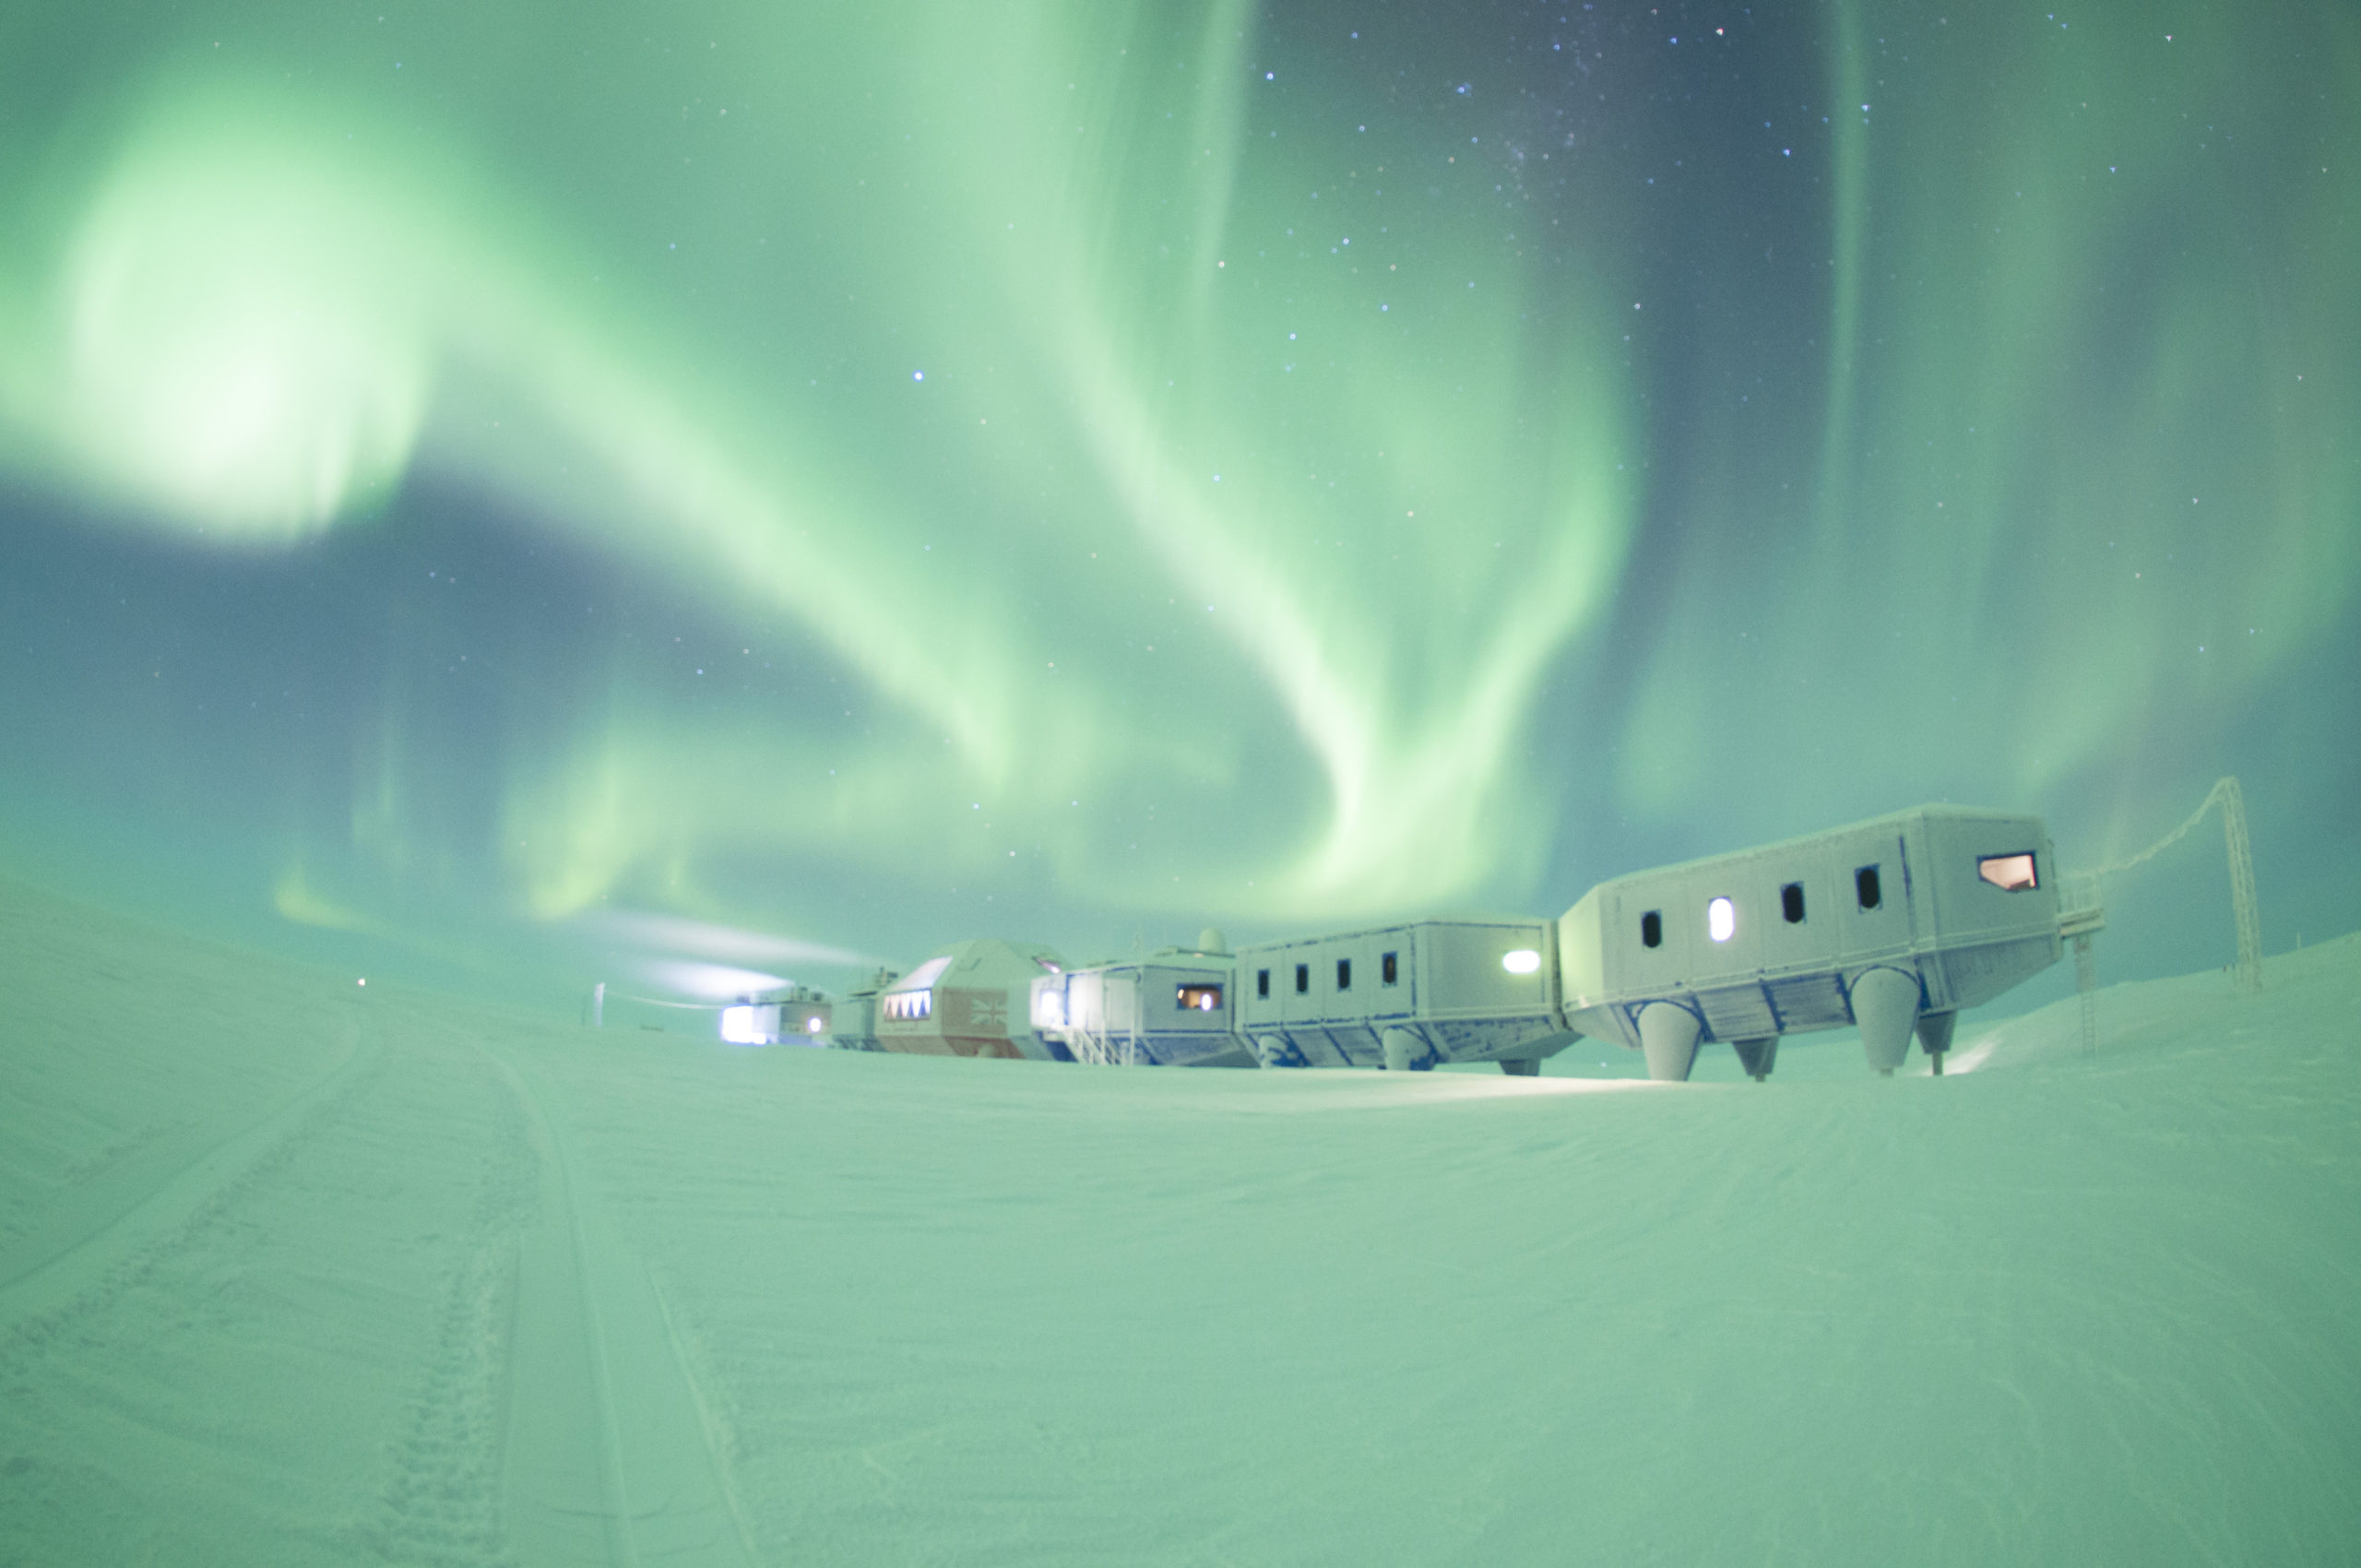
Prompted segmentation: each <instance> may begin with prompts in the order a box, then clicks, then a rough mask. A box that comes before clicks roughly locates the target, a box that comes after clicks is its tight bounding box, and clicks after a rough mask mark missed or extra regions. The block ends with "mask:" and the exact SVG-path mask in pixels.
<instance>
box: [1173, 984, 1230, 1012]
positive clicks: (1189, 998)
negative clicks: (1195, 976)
mask: <svg viewBox="0 0 2361 1568" xmlns="http://www.w3.org/2000/svg"><path fill="white" fill-rule="evenodd" d="M1174 1000H1176V1001H1177V1002H1179V1004H1181V1011H1182V1012H1183V1013H1215V1012H1219V1011H1220V1010H1221V987H1219V986H1217V985H1184V986H1180V987H1177V988H1175V992H1174Z"/></svg>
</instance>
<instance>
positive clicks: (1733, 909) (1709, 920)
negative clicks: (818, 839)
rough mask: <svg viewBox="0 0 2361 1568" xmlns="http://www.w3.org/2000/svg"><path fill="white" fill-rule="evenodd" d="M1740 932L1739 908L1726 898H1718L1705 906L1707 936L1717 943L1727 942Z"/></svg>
mask: <svg viewBox="0 0 2361 1568" xmlns="http://www.w3.org/2000/svg"><path fill="white" fill-rule="evenodd" d="M1737 931H1738V906H1737V905H1736V904H1733V903H1731V902H1730V901H1729V900H1728V899H1726V898H1716V899H1714V901H1713V902H1711V903H1709V904H1707V905H1706V906H1705V934H1706V935H1707V936H1710V937H1712V938H1713V939H1714V941H1716V942H1727V941H1728V940H1729V939H1730V937H1731V936H1732V935H1733V934H1735V933H1736V932H1737Z"/></svg>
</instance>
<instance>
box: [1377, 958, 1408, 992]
mask: <svg viewBox="0 0 2361 1568" xmlns="http://www.w3.org/2000/svg"><path fill="white" fill-rule="evenodd" d="M1377 978H1378V979H1380V980H1383V981H1384V982H1385V983H1386V984H1388V985H1393V984H1394V983H1395V982H1396V981H1398V980H1401V978H1402V968H1401V966H1400V965H1399V964H1396V963H1395V962H1394V954H1391V953H1388V954H1387V955H1386V956H1384V957H1382V958H1380V959H1379V960H1378V961H1377Z"/></svg>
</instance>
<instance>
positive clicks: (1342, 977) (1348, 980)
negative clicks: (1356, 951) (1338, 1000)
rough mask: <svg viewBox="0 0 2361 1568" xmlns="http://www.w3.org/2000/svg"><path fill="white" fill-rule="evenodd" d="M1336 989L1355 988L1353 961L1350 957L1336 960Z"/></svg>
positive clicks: (1347, 989)
mask: <svg viewBox="0 0 2361 1568" xmlns="http://www.w3.org/2000/svg"><path fill="white" fill-rule="evenodd" d="M1336 989H1337V990H1338V991H1350V990H1352V989H1353V961H1352V960H1351V959H1350V958H1339V959H1337V960H1336Z"/></svg>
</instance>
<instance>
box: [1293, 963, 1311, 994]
mask: <svg viewBox="0 0 2361 1568" xmlns="http://www.w3.org/2000/svg"><path fill="white" fill-rule="evenodd" d="M1310 990H1311V965H1309V964H1298V965H1297V966H1296V967H1295V993H1296V994H1297V995H1298V996H1301V995H1302V994H1303V993H1304V992H1308V991H1310Z"/></svg>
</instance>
